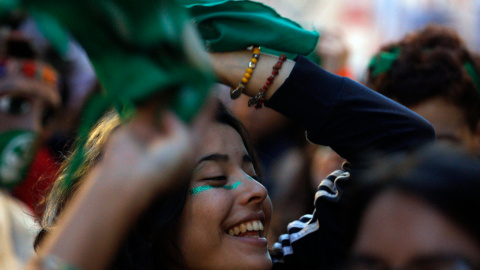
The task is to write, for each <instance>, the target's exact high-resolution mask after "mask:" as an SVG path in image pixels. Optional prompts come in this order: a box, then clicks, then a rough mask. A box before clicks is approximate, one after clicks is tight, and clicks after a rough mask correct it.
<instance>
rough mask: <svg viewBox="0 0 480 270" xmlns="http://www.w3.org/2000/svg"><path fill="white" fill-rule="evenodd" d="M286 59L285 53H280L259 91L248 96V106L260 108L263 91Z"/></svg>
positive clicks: (270, 83) (264, 91)
mask: <svg viewBox="0 0 480 270" xmlns="http://www.w3.org/2000/svg"><path fill="white" fill-rule="evenodd" d="M286 60H287V57H286V56H285V54H282V55H280V57H279V58H278V62H277V63H276V64H275V65H273V69H272V74H270V76H269V77H268V78H267V81H266V82H265V84H264V85H263V87H262V88H260V91H259V92H258V94H257V95H256V96H254V97H252V98H250V100H249V101H248V107H252V106H255V109H260V108H262V106H263V103H264V102H265V93H266V92H267V90H268V88H269V87H270V85H272V83H273V80H274V79H275V77H276V76H277V75H278V71H279V70H280V69H281V68H282V65H283V62H285V61H286Z"/></svg>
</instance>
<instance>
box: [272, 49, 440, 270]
mask: <svg viewBox="0 0 480 270" xmlns="http://www.w3.org/2000/svg"><path fill="white" fill-rule="evenodd" d="M266 105H267V106H269V107H270V108H272V109H274V110H276V111H278V112H280V113H282V114H284V115H285V116H287V117H289V118H290V119H292V120H293V121H296V122H298V123H300V124H301V125H303V126H304V127H305V128H306V130H307V131H306V133H307V139H308V140H309V141H311V142H313V143H315V144H321V145H327V146H330V147H331V148H332V149H333V150H335V151H336V152H337V153H338V154H339V155H340V156H342V157H343V158H345V159H346V160H347V161H348V163H349V164H350V165H351V166H349V168H351V169H349V170H348V171H347V170H339V171H336V172H334V173H332V174H331V175H330V176H329V177H328V178H327V179H325V180H324V181H322V183H321V184H320V186H319V189H318V191H317V193H316V196H315V202H314V203H315V208H316V209H315V211H314V213H313V214H312V215H305V216H304V217H302V218H301V219H300V220H298V221H294V222H292V223H290V224H289V228H288V233H287V234H284V235H282V236H280V239H279V242H278V243H276V244H275V246H274V252H275V251H276V252H277V253H279V254H280V255H279V256H277V257H275V258H274V269H323V268H326V267H330V266H332V265H333V264H335V263H337V262H338V261H339V260H341V259H342V258H344V256H345V255H346V254H347V252H348V250H347V249H348V241H349V240H348V239H347V235H346V234H345V231H344V228H343V227H342V226H341V219H342V217H341V216H342V213H341V211H342V210H343V208H342V200H341V198H342V193H343V192H342V189H343V188H345V185H346V183H348V181H349V179H350V176H351V174H357V173H359V172H358V170H363V169H365V168H366V167H367V166H368V165H369V164H370V162H371V161H372V159H373V158H374V157H378V156H382V155H388V154H392V153H398V152H402V151H405V152H406V151H409V150H412V149H413V148H415V147H416V146H418V145H421V144H424V143H429V142H433V141H434V139H435V132H434V130H433V127H432V126H431V125H430V123H428V122H427V121H426V120H425V119H423V118H422V117H420V116H419V115H417V114H416V113H414V112H413V111H411V110H409V109H407V108H406V107H404V106H402V105H400V104H398V103H396V102H394V101H392V100H390V99H388V98H386V97H384V96H382V95H380V94H378V93H377V92H375V91H373V90H371V89H369V88H367V87H365V86H363V85H361V84H359V83H357V82H355V81H353V80H350V79H348V78H345V77H340V76H336V75H334V74H331V73H329V72H327V71H325V70H323V69H321V68H320V67H318V66H317V65H315V64H314V63H312V62H310V61H309V60H307V59H306V58H303V57H301V56H300V57H299V58H298V59H297V62H296V64H295V66H294V68H293V70H292V72H291V74H290V76H289V77H288V78H287V80H286V81H285V82H284V84H283V85H282V86H281V87H280V88H279V89H278V90H277V92H276V93H275V94H274V95H273V96H272V97H271V99H270V100H269V101H268V102H267V103H266ZM277 255H278V254H277Z"/></svg>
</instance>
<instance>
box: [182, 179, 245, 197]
mask: <svg viewBox="0 0 480 270" xmlns="http://www.w3.org/2000/svg"><path fill="white" fill-rule="evenodd" d="M241 184H242V182H240V181H237V182H235V183H234V184H233V185H230V186H229V185H223V186H211V185H208V186H201V187H195V188H192V189H191V190H190V194H191V195H192V196H193V195H196V194H198V193H200V192H203V191H207V190H209V189H211V188H224V189H227V190H232V189H236V188H237V187H238V186H240V185H241Z"/></svg>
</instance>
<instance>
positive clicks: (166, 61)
mask: <svg viewBox="0 0 480 270" xmlns="http://www.w3.org/2000/svg"><path fill="white" fill-rule="evenodd" d="M183 4H184V5H185V6H181V5H180V4H178V3H177V2H176V1H175V0H140V1H131V0H101V1H98V0H62V1H56V0H24V2H23V3H22V5H23V7H24V8H25V9H27V10H29V12H30V14H32V16H33V17H34V18H35V19H36V20H37V22H38V23H39V24H40V26H39V28H40V29H41V30H42V31H43V32H44V33H45V35H46V36H47V37H48V38H49V39H50V40H52V41H53V44H54V47H55V48H57V49H58V50H59V51H62V50H65V48H67V46H66V45H65V44H63V43H64V42H65V40H66V38H65V36H66V35H65V33H64V32H63V31H62V29H66V30H68V31H69V32H70V33H71V34H73V36H75V38H76V39H77V40H78V41H79V43H80V44H81V45H82V46H83V48H84V49H85V51H86V52H87V54H88V56H89V58H90V61H91V62H92V64H93V66H94V69H95V72H96V74H97V77H98V79H99V81H100V83H101V84H102V86H103V88H104V89H105V93H103V94H101V95H97V96H94V97H92V98H91V99H90V100H89V102H88V104H87V106H86V108H85V110H84V113H83V120H82V125H81V127H80V130H79V142H78V147H79V149H78V155H77V157H76V158H75V159H74V161H73V164H72V166H71V171H70V174H71V173H73V172H74V171H75V170H76V169H77V168H78V167H79V166H80V165H81V163H82V161H83V153H84V151H85V149H84V144H85V141H86V139H87V135H88V132H89V131H90V128H91V127H92V126H94V124H95V122H96V121H98V119H99V118H100V117H101V115H102V114H103V113H104V112H105V111H106V110H107V109H108V108H110V107H111V106H112V105H115V106H116V108H117V110H119V112H120V114H121V115H123V116H125V117H128V115H130V113H125V112H131V111H132V110H134V108H135V104H136V103H138V102H140V101H143V100H146V99H148V98H149V97H151V96H152V95H153V94H155V93H158V92H161V91H165V90H166V89H170V90H171V89H174V90H173V91H174V95H173V98H171V99H170V100H168V101H167V103H168V104H171V106H172V107H173V109H174V110H175V111H176V113H177V114H179V115H180V116H181V117H182V118H183V119H184V120H189V119H191V118H192V117H193V116H194V114H195V113H196V111H197V109H198V108H199V107H200V106H201V104H202V103H203V100H204V97H205V96H206V93H207V89H208V87H209V85H210V83H211V82H212V81H213V75H212V73H211V70H210V64H209V62H208V57H206V55H205V53H204V52H203V51H202V49H201V48H202V45H201V43H202V42H201V41H200V40H199V39H198V38H196V36H195V30H194V29H193V28H192V27H191V24H190V23H191V22H192V20H191V19H190V17H189V14H188V13H190V16H193V22H194V23H195V24H196V25H197V26H198V28H199V32H200V33H201V37H202V38H203V42H204V44H205V45H206V46H207V48H208V49H209V50H210V51H235V50H241V49H245V48H246V47H248V46H250V45H252V44H258V45H261V46H264V50H262V51H263V52H271V53H277V54H278V53H280V52H285V53H290V57H291V58H293V57H295V56H296V55H297V54H303V55H308V54H312V53H313V52H314V49H315V46H316V44H317V41H318V33H316V32H309V31H305V30H304V29H302V28H301V27H300V26H299V25H298V24H296V23H295V22H293V21H291V20H288V19H285V18H282V17H281V16H279V15H278V14H277V13H276V12H275V11H274V10H273V9H271V8H269V7H267V6H265V5H263V4H260V3H255V2H251V1H221V2H219V1H208V2H206V1H203V2H198V1H195V2H192V1H189V2H188V3H187V2H184V3H183ZM2 8H3V10H5V9H7V8H10V9H12V8H13V7H12V6H11V5H10V6H8V7H7V8H6V7H5V6H2V3H0V10H2ZM56 23H57V24H56ZM266 33H267V34H266ZM267 48H268V49H270V51H268V49H267ZM66 183H67V186H69V185H71V184H72V183H70V181H66Z"/></svg>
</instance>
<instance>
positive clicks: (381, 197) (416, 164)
mask: <svg viewBox="0 0 480 270" xmlns="http://www.w3.org/2000/svg"><path fill="white" fill-rule="evenodd" d="M479 175H480V163H479V162H478V160H475V159H474V158H473V157H472V156H471V155H468V154H466V153H464V152H460V151H459V150H458V149H455V150H454V149H453V148H452V147H445V146H443V147H440V146H439V145H437V146H436V147H429V148H426V149H423V150H422V151H418V152H416V153H414V154H411V155H409V156H406V157H405V156H403V157H395V158H391V159H389V160H387V161H383V162H381V163H379V164H378V166H376V168H375V169H374V170H372V171H370V172H369V173H368V174H365V175H364V176H363V177H362V178H360V179H358V180H357V181H355V182H354V186H352V190H353V193H352V200H351V201H350V206H351V212H350V213H351V217H353V218H352V219H351V220H352V222H351V225H352V228H353V229H352V230H351V231H353V232H355V233H354V237H353V239H355V240H354V241H353V245H352V249H351V253H350V258H349V259H348V260H347V262H346V265H345V269H348V270H354V269H358V270H360V269H385V270H386V269H444V270H474V269H479V267H480V215H479V213H478V209H479V207H480V197H479V196H478V191H479V190H480V179H479V177H478V176H479Z"/></svg>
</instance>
